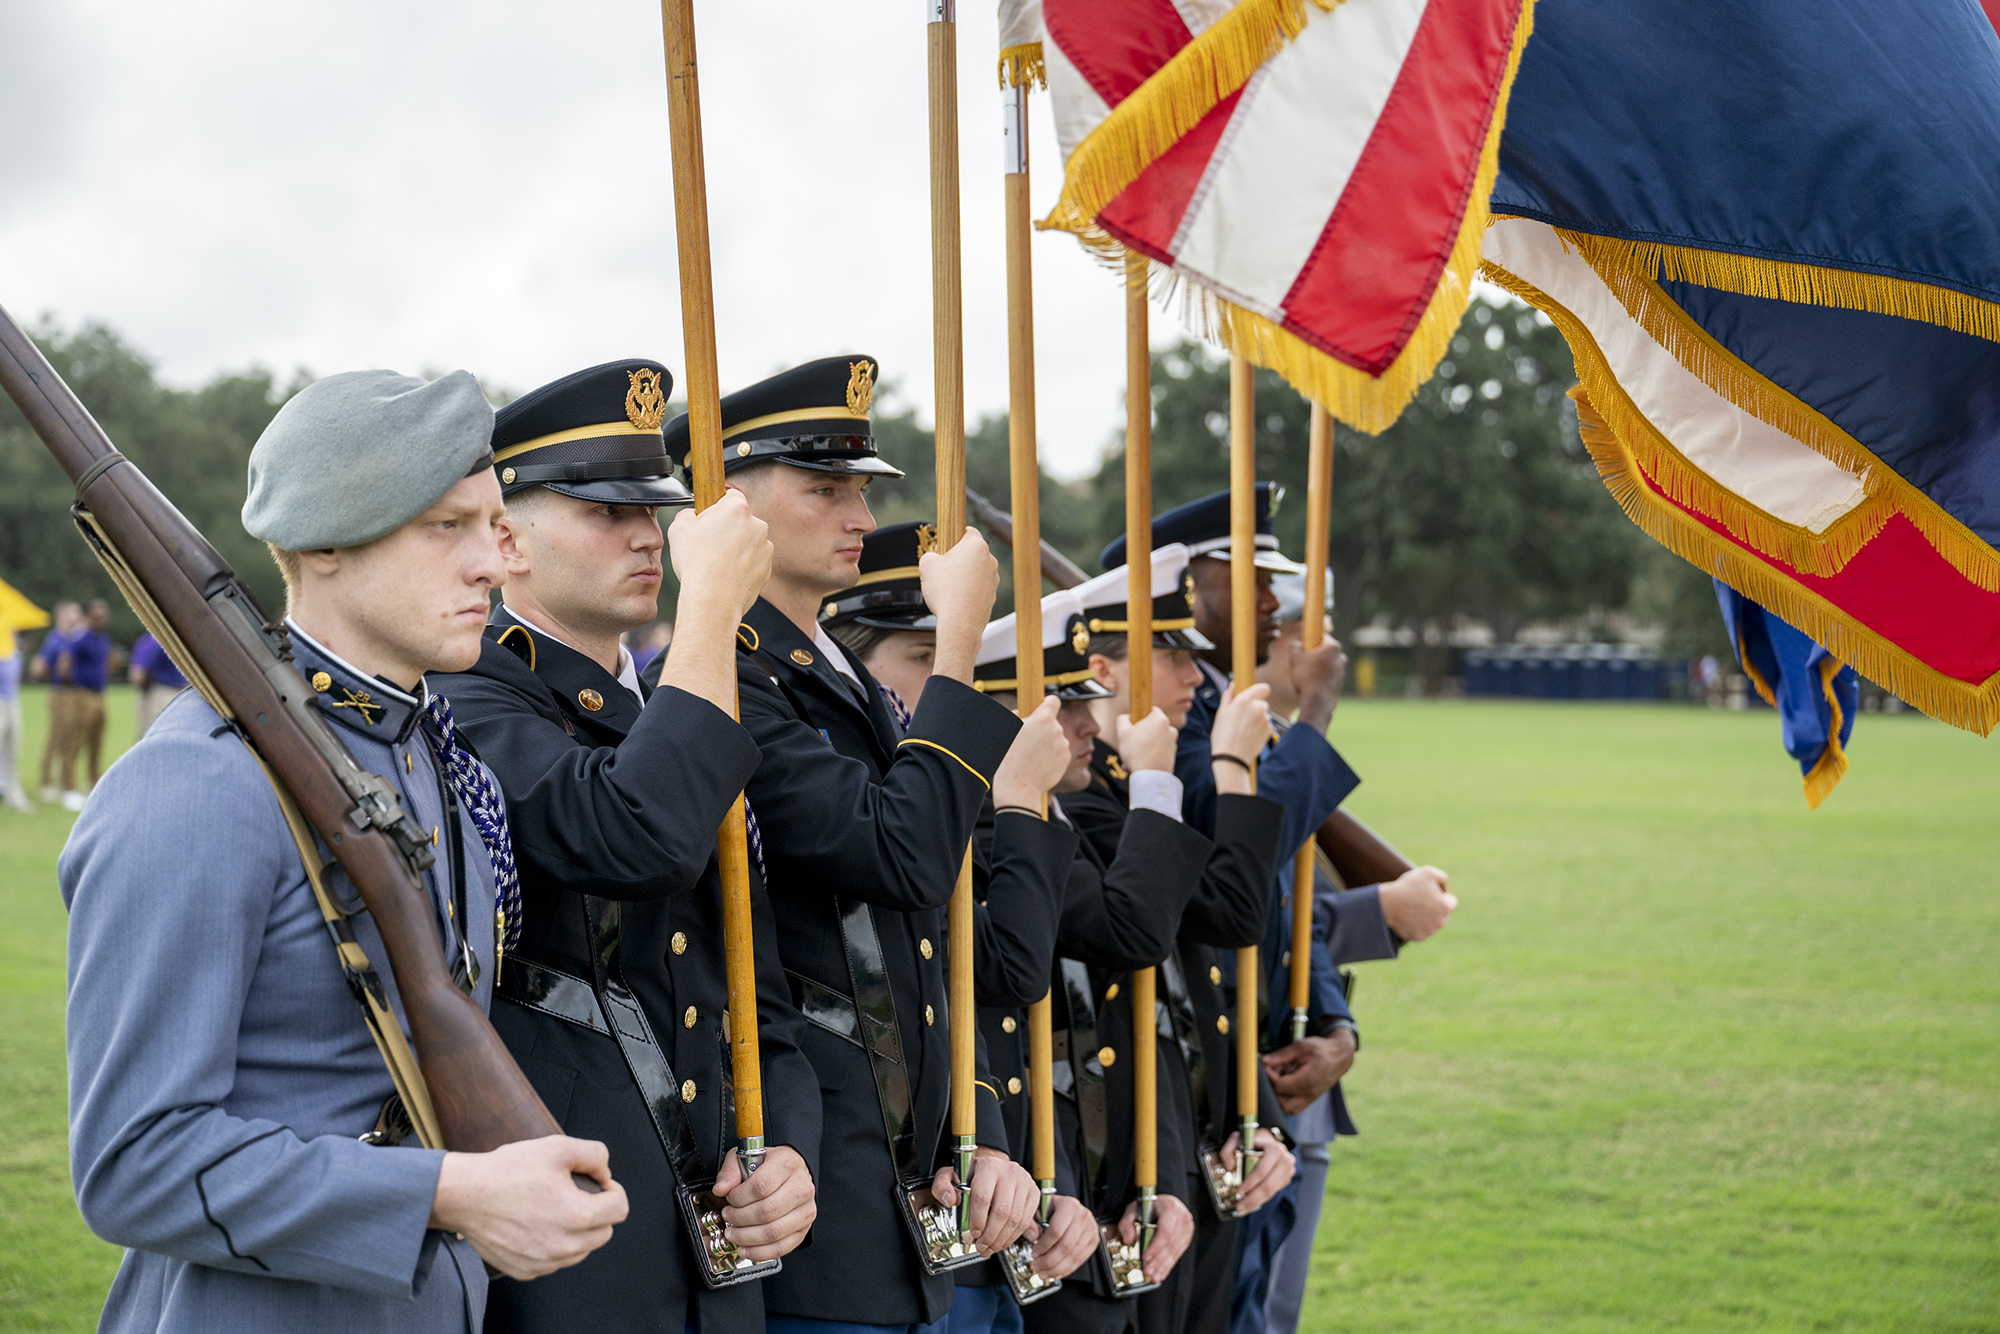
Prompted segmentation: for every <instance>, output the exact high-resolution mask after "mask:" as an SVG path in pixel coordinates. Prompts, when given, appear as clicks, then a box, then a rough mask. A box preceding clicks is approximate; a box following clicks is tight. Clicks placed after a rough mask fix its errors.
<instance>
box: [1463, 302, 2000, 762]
mask: <svg viewBox="0 0 2000 1334" xmlns="http://www.w3.org/2000/svg"><path fill="white" fill-rule="evenodd" d="M1481 274H1482V276H1484V277H1485V278H1487V279H1488V280H1489V281H1491V282H1495V283H1498V284H1499V285H1500V286H1502V287H1505V288H1506V289H1507V290H1508V291H1510V292H1512V293H1513V294H1514V295H1516V296H1518V297H1520V298H1521V299H1522V300H1523V301H1526V302H1527V303H1528V304H1529V305H1531V306H1533V307H1535V308H1536V309H1537V310H1539V311H1541V312H1542V313H1543V314H1545V315H1547V316H1548V317H1549V319H1551V320H1552V321H1554V322H1555V325H1556V327H1557V328H1558V329H1560V330H1561V331H1562V334H1563V337H1564V338H1565V339H1567V340H1568V341H1569V346H1570V352H1571V354H1572V355H1573V356H1574V358H1575V359H1576V365H1577V371H1578V373H1579V376H1580V378H1581V379H1582V380H1583V383H1581V384H1579V385H1577V386H1576V387H1575V388H1574V389H1571V390H1570V391H1569V396H1570V397H1571V398H1573V399H1575V400H1576V407H1577V428H1578V434H1579V435H1580V436H1581V437H1582V439H1583V445H1584V448H1585V449H1587V450H1589V451H1590V457H1591V460H1592V462H1594V463H1595V464H1596V465H1597V473H1598V476H1599V477H1600V478H1602V479H1603V481H1604V486H1605V489H1606V490H1608V491H1609V492H1611V497H1612V499H1614V500H1616V501H1617V502H1618V506H1619V508H1620V509H1622V510H1624V511H1625V513H1626V515H1627V517H1629V518H1630V519H1631V520H1632V522H1634V523H1636V524H1638V525H1639V528H1640V529H1641V530H1642V531H1643V532H1644V533H1645V534H1646V535H1647V536H1648V537H1651V538H1652V539H1653V540H1654V541H1655V542H1658V543H1659V544H1660V545H1661V546H1663V547H1665V548H1667V550H1669V551H1671V552H1673V553H1674V554H1675V555H1677V556H1679V557H1681V558H1682V559H1683V560H1686V561H1688V562H1689V563H1690V564H1693V565H1695V566H1696V567H1698V568H1700V569H1701V570H1703V571H1705V572H1707V573H1708V574H1710V575H1713V576H1714V577H1715V578H1718V579H1720V580H1722V582H1723V583H1725V584H1728V585H1729V586H1730V587H1731V588H1734V589H1736V590H1737V591H1738V592H1740V593H1742V594H1743V595H1744V596H1745V597H1748V598H1750V599H1752V600H1754V601H1755V602H1757V603H1759V604H1760V605H1762V606H1765V607H1768V608H1770V609H1771V610H1772V611H1773V612H1775V613H1777V615H1778V616H1779V617H1781V618H1782V619H1784V620H1785V621H1787V622H1789V623H1790V624H1792V625H1794V626H1796V627H1798V628H1799V629H1800V630H1802V631H1804V632H1805V633H1806V634H1808V635H1811V636H1812V637H1813V638H1814V639H1815V640H1817V641H1818V642H1819V643H1821V644H1824V645H1825V646H1826V649H1827V651H1828V652H1829V653H1832V654H1833V655H1834V656H1836V657H1838V658H1840V659H1841V660H1843V661H1845V662H1849V663H1852V664H1854V667H1855V669H1856V670H1857V671H1859V672H1860V673H1861V674H1862V675H1863V676H1865V677H1867V678H1868V679H1869V680H1871V681H1873V682H1875V683H1876V684H1877V685H1880V686H1882V687H1883V688H1884V689H1887V690H1889V691H1891V692H1893V693H1894V694H1895V695H1896V697H1897V698H1898V699H1901V700H1902V701H1903V702H1904V703H1906V704H1910V705H1913V706H1914V707H1916V708H1918V709H1921V710H1923V711H1924V712H1925V713H1928V714H1929V715H1930V716H1931V717H1933V718H1936V719H1938V720H1939V721H1940V722H1946V723H1950V724H1951V725H1952V726H1953V727H1962V728H1964V729H1965V730H1967V731H1969V732H1977V733H1978V734H1979V735H1980V736H1986V735H1988V734H1989V733H1991V732H1992V730H1993V728H1994V727H1995V726H1996V725H2000V672H1995V673H1994V674H1993V675H1992V676H1990V677H1988V678H1987V679H1986V680H1985V681H1982V682H1978V683H1976V684H1975V683H1973V682H1969V681H1961V680H1959V679H1958V678H1956V677H1952V676H1946V675H1945V674H1944V673H1943V672H1940V671H1938V670H1937V669H1936V668H1935V667H1932V666H1931V665H1930V664H1928V663H1926V662H1924V661H1923V660H1922V659H1921V658H1918V657H1917V656H1915V655H1914V654H1912V653H1911V652H1910V651H1909V650H1907V649H1905V648H1903V647H1902V646H1901V645H1899V644H1897V643H1895V642H1894V641H1892V640H1890V639H1887V638H1885V637H1884V636H1882V635H1881V634H1879V633H1878V632H1876V631H1875V630H1872V629H1870V628H1869V627H1868V626H1866V625H1864V624H1862V623H1861V622H1860V621H1858V620H1856V619H1855V618H1854V617H1853V616H1852V615H1850V614H1849V613H1847V612H1845V611H1843V610H1841V609H1840V608H1839V607H1836V606H1835V605H1833V603H1831V602H1828V601H1827V600H1826V599H1825V598H1823V597H1821V596H1820V595H1819V594H1817V593H1815V592H1813V591H1812V590H1811V589H1809V588H1807V587H1805V586H1804V585H1803V584H1800V583H1799V582H1797V581H1796V580H1794V579H1791V578H1788V577H1787V576H1786V575H1785V573H1784V572H1783V571H1781V570H1777V569H1774V568H1772V567H1771V566H1770V565H1767V564H1765V563H1764V562H1763V561H1760V560H1758V559H1756V558H1755V557H1753V556H1751V555H1749V554H1748V553H1746V552H1745V551H1744V550H1743V549H1742V548H1740V547H1738V546H1736V545H1734V544H1733V543H1731V542H1729V541H1727V540H1725V539H1723V538H1722V537H1719V536H1717V535H1716V533H1715V532H1714V531H1712V530H1711V529H1709V528H1707V527H1706V526H1704V525H1702V524H1700V523H1697V522H1696V521H1695V520H1694V519H1692V518H1690V517H1689V516H1688V515H1687V514H1685V513H1683V512H1682V511H1681V510H1678V509H1675V508H1674V506H1673V505H1671V504H1668V503H1666V502H1664V501H1662V500H1661V499H1660V498H1659V497H1658V496H1657V495H1655V494H1654V492H1653V490H1652V488H1651V487H1649V486H1647V485H1646V483H1645V481H1644V480H1643V478H1644V477H1645V476H1649V475H1651V474H1648V473H1646V472H1645V471H1644V470H1643V469H1642V467H1641V462H1640V459H1639V456H1638V454H1637V453H1636V452H1635V450H1634V449H1633V448H1632V446H1631V444H1630V443H1629V441H1630V439H1631V437H1628V436H1622V435H1620V434H1619V432H1618V431H1617V430H1616V429H1615V424H1614V423H1613V422H1612V421H1610V420H1608V419H1607V417H1606V416H1605V415H1604V414H1602V413H1601V412H1600V411H1599V408H1598V405H1599V404H1600V403H1602V402H1605V401H1617V402H1621V403H1623V404H1624V406H1625V408H1626V410H1627V412H1628V413H1629V414H1630V417H1629V418H1628V420H1629V419H1636V420H1638V421H1639V422H1642V423H1643V422H1644V421H1645V419H1644V418H1643V417H1641V416H1639V414H1638V412H1637V409H1635V408H1633V407H1632V404H1631V400H1630V399H1628V398H1626V397H1625V391H1624V390H1623V389H1622V388H1620V387H1619V386H1618V383H1617V381H1616V380H1615V379H1614V378H1612V376H1611V374H1610V370H1609V368H1608V367H1607V366H1606V364H1605V361H1604V353H1603V351H1602V350H1600V349H1599V348H1598V346H1597V340H1596V339H1594V338H1592V337H1591V336H1590V331H1589V330H1588V329H1586V328H1584V326H1583V322H1582V321H1581V320H1579V319H1577V318H1576V316H1575V315H1573V314H1571V313H1570V312H1569V310H1568V309H1567V308H1566V307H1564V306H1563V305H1562V304H1561V303H1559V302H1557V301H1555V300H1554V299H1553V298H1551V297H1550V296H1549V295H1548V294H1547V293H1545V292H1543V291H1541V290H1540V289H1539V288H1537V287H1535V286H1534V285H1533V284H1531V283H1526V282H1523V281H1522V280H1521V279H1519V278H1517V277H1515V276H1514V275H1513V274H1511V273H1509V272H1507V271H1506V270H1505V269H1502V268H1499V267H1497V266H1496V265H1493V264H1487V265H1485V266H1483V267H1482V269H1481ZM1599 385H1601V386H1603V391H1604V393H1605V395H1606V398H1605V399H1599V398H1597V397H1596V394H1597V392H1598V391H1597V389H1596V388H1595V387H1594V386H1599ZM1648 429H1650V424H1648ZM1655 435H1657V433H1655ZM1662 489H1665V488H1664V486H1663V487H1662ZM1669 494H1671V493H1669ZM1710 517H1715V516H1710ZM1725 526H1726V524H1725Z"/></svg>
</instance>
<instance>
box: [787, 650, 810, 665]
mask: <svg viewBox="0 0 2000 1334" xmlns="http://www.w3.org/2000/svg"><path fill="white" fill-rule="evenodd" d="M812 660H813V655H812V654H810V653H808V652H806V651H805V650H804V649H802V648H795V649H793V650H792V661H793V662H796V663H797V664H798V665H799V666H801V667H810V666H812Z"/></svg>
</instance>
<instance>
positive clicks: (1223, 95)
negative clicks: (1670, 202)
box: [1043, 0, 1533, 431]
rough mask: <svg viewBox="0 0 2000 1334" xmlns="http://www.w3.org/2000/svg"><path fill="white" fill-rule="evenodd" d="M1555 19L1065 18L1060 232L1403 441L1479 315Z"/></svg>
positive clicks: (1314, 5) (1072, 4)
mask: <svg viewBox="0 0 2000 1334" xmlns="http://www.w3.org/2000/svg"><path fill="white" fill-rule="evenodd" d="M1532 7H1533V0H1346V3H1340V4H1332V3H1330V0H1241V2H1240V3H1237V4H1233V5H1232V4H1227V3H1221V2H1219V0H1044V4H1043V18H1044V24H1045V28H1046V39H1045V45H1044V50H1045V59H1046V62H1047V67H1048V79H1049V88H1050V92H1051V95H1052V97H1051V101H1052V104H1053V106H1054V108H1055V114H1056V121H1057V130H1058V134H1059V136H1060V138H1061V140H1062V143H1063V150H1064V157H1065V180H1064V191H1063V196H1062V199H1061V200H1060V202H1059V203H1058V204H1057V207H1056V209H1055V210H1054V212H1053V213H1052V214H1051V215H1050V217H1049V218H1048V219H1047V220H1046V221H1045V222H1044V224H1043V225H1044V226H1052V227H1059V228H1062V229H1064V230H1068V231H1072V232H1075V233H1076V234H1077V235H1079V236H1080V237H1082V238H1083V239H1084V241H1085V242H1086V243H1087V244H1091V245H1094V246H1097V247H1101V248H1106V249H1109V248H1112V247H1126V248H1130V249H1132V250H1136V251H1138V252H1140V253H1142V254H1144V255H1146V256H1148V257H1150V258H1151V259H1152V260H1154V261H1155V262H1156V263H1158V264H1160V265H1162V266H1165V267H1166V268H1168V269H1171V270H1172V272H1173V273H1174V274H1175V275H1176V276H1178V277H1179V278H1181V279H1183V280H1185V281H1186V282H1187V283H1189V284H1191V285H1192V286H1193V287H1194V288H1195V289H1196V291H1197V293H1198V294H1199V295H1200V296H1201V297H1202V298H1203V299H1202V301H1201V302H1200V305H1201V306H1202V308H1203V310H1204V313H1205V315H1206V316H1207V323H1208V325H1209V327H1210V329H1211V330H1212V331H1214V332H1215V333H1217V334H1218V335H1219V336H1220V338H1221V340H1222V341H1223V342H1224V343H1226V344H1227V345H1228V346H1229V347H1230V348H1231V350H1232V351H1233V352H1235V353H1236V354H1237V355H1242V356H1246V357H1248V358H1249V359H1250V360H1252V361H1255V362H1257V363H1259V364H1261V365H1266V366H1269V367H1271V368H1272V369H1274V370H1276V371H1278V372H1279V373H1280V374H1281V375H1283V376H1284V377H1285V378H1286V379H1287V380H1289V381H1291V383H1292V384H1293V385H1295V386H1296V387H1297V388H1298V389H1299V390H1300V391H1301V392H1303V393H1305V394H1307V395H1308V396H1309V397H1312V398H1314V399H1317V400H1318V401H1319V402H1321V403H1324V404H1325V405H1326V406H1327V407H1328V408H1329V409H1330V410H1331V411H1332V412H1333V413H1334V415H1335V416H1337V417H1340V418H1341V419H1342V420H1344V421H1347V422H1348V423H1350V424H1351V425H1354V426H1356V427H1359V428H1361V429H1363V430H1370V431H1374V430H1380V429H1382V428H1383V427H1385V426H1387V425H1389V424H1390V423H1391V422H1393V421H1394V420H1395V419H1396V417H1397V416H1398V415H1399V414H1400V413H1401V411H1402V409H1403V407H1404V405H1405V404H1407V403H1408V402H1409V399H1410V397H1411V396H1412V395H1413V394H1415V392H1416V390H1417V388H1418V387H1419V386H1420V385H1421V384H1422V383H1423V382H1424V381H1425V380H1426V379H1428V378H1429V377H1430V374H1431V372H1432V370H1433V369H1434V368H1435V367H1436V365H1437V362H1438V360H1439V359H1440V358H1441V357H1442V356H1443V355H1444V351H1445V348H1446V347H1447V346H1448V345H1449V343H1450V339H1451V336H1452V334H1453V332H1455V330H1456V329H1457V326H1458V322H1459V319H1460V318H1461V317H1462V316H1463V315H1464V313H1465V306H1466V302H1467V300H1468V299H1469V297H1470V294H1471V281H1472V276H1473V274H1474V272H1475V271H1476V269H1477V267H1478V264H1479V238H1480V234H1481V232H1482V231H1483V230H1484V228H1485V226H1486V223H1487V221H1488V217H1487V211H1486V199H1487V196H1488V195H1489V194H1490V193H1491V191H1492V183H1493V176H1494V174H1495V171H1496V170H1497V167H1498V154H1499V139H1500V129H1501V125H1502V122H1503V119H1504V113H1505V107H1506V97H1507V91H1508V88H1509V87H1510V85H1511V83H1512V79H1513V73H1514V69H1515V67H1516V66H1517V65H1518V63H1519V60H1520V52H1521V48H1522V45H1523V44H1524V43H1525V41H1526V39H1527V35H1528V31H1529V28H1530V25H1531V12H1532Z"/></svg>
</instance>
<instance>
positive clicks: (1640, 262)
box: [1575, 233, 2000, 342]
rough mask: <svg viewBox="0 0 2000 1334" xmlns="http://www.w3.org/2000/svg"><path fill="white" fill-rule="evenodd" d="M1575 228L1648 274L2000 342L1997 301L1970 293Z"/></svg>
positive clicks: (1598, 249)
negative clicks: (1933, 326) (1913, 322)
mask: <svg viewBox="0 0 2000 1334" xmlns="http://www.w3.org/2000/svg"><path fill="white" fill-rule="evenodd" d="M1575 235H1577V236H1578V237H1579V238H1580V239H1581V240H1583V241H1584V242H1586V243H1587V245H1588V248H1587V249H1585V251H1584V253H1585V255H1586V256H1588V255H1590V254H1592V253H1593V252H1595V253H1596V254H1600V255H1604V256H1606V257H1609V258H1612V259H1614V260H1615V261H1616V262H1617V263H1620V264H1623V265H1625V266H1626V267H1628V268H1632V269H1636V270H1638V271H1639V272H1641V273H1643V274H1645V275H1646V276H1647V277H1649V278H1665V279H1667V280H1668V281H1670V282H1684V283H1695V284H1697V285H1699V286H1701V287H1714V288H1719V289H1721V290H1722V291H1725V292H1737V293H1740V294H1742V295H1744V296H1764V297H1773V298H1775V299H1777V300H1779V301H1790V302H1794V303H1796V304H1798V305H1802V306H1833V307H1837V308H1839V309H1842V310H1866V311H1871V312H1873V313H1874V314H1877V315H1895V316H1898V317H1899V318H1902V319H1906V320H1918V321H1921V322H1922V323H1925V324H1939V325H1943V326H1944V327H1945V328H1947V329H1956V330H1957V331H1958V332H1959V333H1963V334H1971V335H1972V336H1973V337H1975V338H1984V339H1988V340H1989V341H1992V342H2000V302H1995V301H1989V300H1986V299H1985V298H1983V297H1976V296H1968V295H1966V294H1965V293H1964V292H1959V291H1955V290H1953V289H1952V288H1949V287H1938V286H1935V285H1933V284H1931V283H1920V282H1913V281H1911V280H1910V279H1908V278H1889V277H1885V276H1883V275H1882V274H1878V273H1857V272H1855V271H1854V270H1852V269H1836V268H1829V267H1827V266H1825V265H1820V264H1797V263H1793V262H1790V261H1787V260H1778V259H1759V258H1756V257H1754V256H1751V255H1738V254H1733V253H1731V252H1729V251H1726V250H1702V249H1698V248H1696V247H1694V246H1682V245H1667V244H1665V243H1663V242H1659V241H1627V240H1623V239H1621V238H1616V237H1609V236H1588V235H1585V234H1583V233H1575Z"/></svg>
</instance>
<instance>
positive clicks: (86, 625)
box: [51, 598, 111, 811]
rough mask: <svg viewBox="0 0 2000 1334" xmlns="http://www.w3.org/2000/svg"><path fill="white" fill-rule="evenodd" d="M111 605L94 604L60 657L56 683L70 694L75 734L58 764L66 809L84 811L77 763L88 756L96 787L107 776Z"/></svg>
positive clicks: (100, 601)
mask: <svg viewBox="0 0 2000 1334" xmlns="http://www.w3.org/2000/svg"><path fill="white" fill-rule="evenodd" d="M110 624H111V605H110V604H109V603H107V602H106V601H105V600H104V599H103V598H92V599H91V600H90V601H89V602H88V603H86V604H85V605H84V608H83V624H82V625H80V626H78V627H77V628H76V631H75V633H73V634H72V635H71V636H70V641H69V646H68V647H67V648H65V649H63V650H61V651H60V652H59V653H58V654H57V655H56V661H55V664H54V667H53V669H52V672H51V679H52V680H55V681H60V682H61V683H62V684H63V685H64V686H66V687H67V688H68V692H69V699H68V709H69V715H70V716H69V728H68V735H67V736H66V737H65V738H64V745H63V748H62V750H60V751H59V752H58V753H57V757H56V758H57V760H58V761H59V763H60V764H61V766H62V804H63V807H64V808H65V809H67V810H72V811H80V810H82V809H83V795H84V794H83V790H80V789H79V788H78V787H77V785H76V760H77V756H78V755H79V754H84V753H88V756H89V761H90V786H91V787H96V786H97V780H98V778H99V777H100V776H101V775H102V774H103V772H104V687H105V686H106V685H107V684H108V683H109V678H110V675H111V635H110V634H109V633H108V631H107V630H106V627H107V626H109V625H110Z"/></svg>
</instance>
